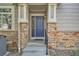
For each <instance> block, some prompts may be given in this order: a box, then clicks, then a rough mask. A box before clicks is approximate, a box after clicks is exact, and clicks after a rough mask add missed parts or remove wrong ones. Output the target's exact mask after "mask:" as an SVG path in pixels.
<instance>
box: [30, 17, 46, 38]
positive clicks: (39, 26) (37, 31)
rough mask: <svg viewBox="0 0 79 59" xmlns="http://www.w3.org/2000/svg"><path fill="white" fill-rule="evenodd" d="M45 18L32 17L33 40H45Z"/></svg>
mask: <svg viewBox="0 0 79 59" xmlns="http://www.w3.org/2000/svg"><path fill="white" fill-rule="evenodd" d="M44 34H45V30H44V16H32V18H31V39H44V36H45V35H44Z"/></svg>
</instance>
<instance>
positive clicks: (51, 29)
mask: <svg viewBox="0 0 79 59" xmlns="http://www.w3.org/2000/svg"><path fill="white" fill-rule="evenodd" d="M55 36H56V23H48V44H50V45H52V47H53V48H55V47H56V40H55Z"/></svg>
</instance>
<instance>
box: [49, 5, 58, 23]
mask: <svg viewBox="0 0 79 59" xmlns="http://www.w3.org/2000/svg"><path fill="white" fill-rule="evenodd" d="M51 6H54V18H51V14H50V13H51ZM56 7H57V5H56V4H48V22H56Z"/></svg>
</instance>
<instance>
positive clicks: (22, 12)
mask: <svg viewBox="0 0 79 59" xmlns="http://www.w3.org/2000/svg"><path fill="white" fill-rule="evenodd" d="M20 18H24V6H23V5H21V6H20Z"/></svg>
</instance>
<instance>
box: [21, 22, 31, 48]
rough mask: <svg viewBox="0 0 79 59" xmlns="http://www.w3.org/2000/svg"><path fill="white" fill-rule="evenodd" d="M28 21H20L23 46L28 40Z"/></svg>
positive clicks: (22, 46)
mask: <svg viewBox="0 0 79 59" xmlns="http://www.w3.org/2000/svg"><path fill="white" fill-rule="evenodd" d="M28 29H29V27H28V23H26V22H21V23H20V42H21V44H20V45H21V48H24V47H25V46H26V44H27V41H28V37H29V36H28Z"/></svg>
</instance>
